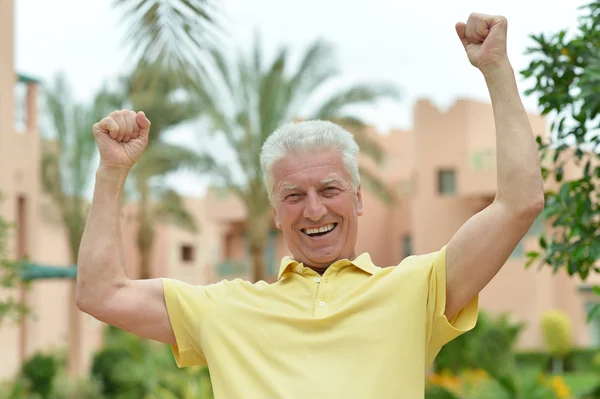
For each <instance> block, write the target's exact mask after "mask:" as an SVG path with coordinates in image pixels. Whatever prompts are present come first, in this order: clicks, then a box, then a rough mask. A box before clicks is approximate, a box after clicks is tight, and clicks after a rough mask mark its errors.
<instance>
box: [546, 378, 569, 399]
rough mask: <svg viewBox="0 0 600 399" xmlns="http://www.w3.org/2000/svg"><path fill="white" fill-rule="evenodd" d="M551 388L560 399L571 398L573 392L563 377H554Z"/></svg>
mask: <svg viewBox="0 0 600 399" xmlns="http://www.w3.org/2000/svg"><path fill="white" fill-rule="evenodd" d="M550 386H551V387H552V389H553V390H554V393H555V394H556V396H558V398H559V399H568V398H571V390H570V389H569V386H568V385H567V384H565V381H564V380H563V379H562V378H561V377H559V376H554V377H552V379H551V380H550Z"/></svg>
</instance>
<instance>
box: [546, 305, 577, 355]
mask: <svg viewBox="0 0 600 399" xmlns="http://www.w3.org/2000/svg"><path fill="white" fill-rule="evenodd" d="M541 329H542V335H543V337H544V343H545V344H546V348H547V350H548V352H549V353H550V354H551V355H552V356H557V357H564V356H565V355H566V354H567V353H569V351H570V350H571V349H572V347H573V332H572V326H571V321H570V320H569V318H568V317H567V315H565V314H564V313H563V312H561V311H560V310H556V309H555V310H549V311H547V312H545V313H544V314H543V315H542V320H541Z"/></svg>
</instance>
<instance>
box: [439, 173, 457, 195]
mask: <svg viewBox="0 0 600 399" xmlns="http://www.w3.org/2000/svg"><path fill="white" fill-rule="evenodd" d="M438 192H439V193H440V194H445V195H447V194H455V193H456V173H455V172H454V171H453V170H449V169H442V170H439V171H438Z"/></svg>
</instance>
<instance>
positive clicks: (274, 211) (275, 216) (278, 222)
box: [272, 208, 281, 230]
mask: <svg viewBox="0 0 600 399" xmlns="http://www.w3.org/2000/svg"><path fill="white" fill-rule="evenodd" d="M272 209H273V217H274V218H275V227H277V228H278V229H279V230H281V222H280V221H279V215H277V209H275V208H272Z"/></svg>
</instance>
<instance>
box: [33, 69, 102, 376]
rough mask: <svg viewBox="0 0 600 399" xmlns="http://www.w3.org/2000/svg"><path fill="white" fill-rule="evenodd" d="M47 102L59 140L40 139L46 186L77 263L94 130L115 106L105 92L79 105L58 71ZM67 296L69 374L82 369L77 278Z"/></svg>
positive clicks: (43, 177) (48, 92)
mask: <svg viewBox="0 0 600 399" xmlns="http://www.w3.org/2000/svg"><path fill="white" fill-rule="evenodd" d="M45 104H46V109H47V112H48V117H49V119H50V125H51V126H52V130H53V132H54V136H55V138H54V139H53V140H47V139H46V140H43V141H42V162H41V169H42V170H41V176H42V186H43V190H44V191H45V192H46V193H47V194H48V195H49V196H50V198H51V200H52V203H53V206H54V208H53V212H52V213H53V214H55V215H56V214H57V216H58V219H59V220H60V223H61V224H62V225H63V226H64V231H65V234H66V239H67V243H68V248H69V261H70V262H71V264H75V263H76V262H77V254H78V251H79V245H80V242H81V237H82V235H83V230H84V228H85V223H86V220H87V213H88V208H89V204H88V201H87V200H86V198H85V196H86V194H87V192H86V191H87V189H88V187H89V184H90V182H91V180H90V176H91V174H92V172H93V169H92V168H93V167H94V166H95V165H94V163H95V155H96V143H95V141H94V136H93V135H92V134H91V131H90V129H91V126H92V124H94V123H95V122H96V121H98V120H100V119H101V118H102V117H103V116H104V115H106V113H107V112H108V111H109V110H110V109H112V108H113V107H114V101H113V98H112V97H111V96H110V95H108V94H107V93H106V92H101V93H99V94H98V95H97V96H96V97H95V99H94V100H93V102H92V104H91V105H86V104H80V103H77V102H76V101H75V100H74V99H73V97H72V95H71V90H70V88H69V85H68V83H67V81H66V78H65V77H64V76H63V75H62V74H59V75H57V76H56V77H55V79H54V81H53V82H52V84H51V85H48V86H47V87H46V88H45ZM54 209H56V210H57V212H55V211H54ZM69 295H70V296H69V304H70V306H69V327H70V328H69V331H70V336H69V345H70V346H71V347H72V348H74V349H73V350H71V351H69V356H70V357H69V372H70V374H71V375H73V374H75V373H76V372H77V370H78V369H79V368H80V367H79V359H78V358H75V356H76V355H77V354H78V353H80V350H79V348H80V346H81V336H80V320H79V318H80V314H79V311H78V310H77V308H76V307H75V282H72V284H71V287H70V291H69Z"/></svg>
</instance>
